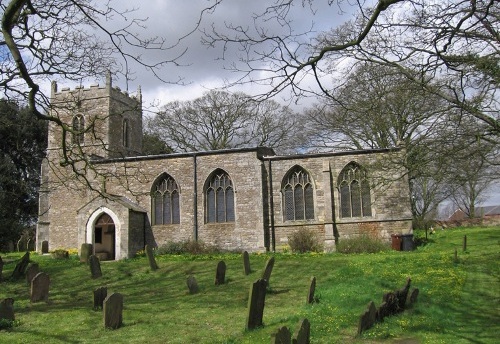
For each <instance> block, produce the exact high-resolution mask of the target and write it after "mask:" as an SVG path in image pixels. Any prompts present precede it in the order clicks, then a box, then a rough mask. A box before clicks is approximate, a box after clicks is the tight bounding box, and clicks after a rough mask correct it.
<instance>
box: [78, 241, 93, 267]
mask: <svg viewBox="0 0 500 344" xmlns="http://www.w3.org/2000/svg"><path fill="white" fill-rule="evenodd" d="M92 251H93V247H92V244H82V246H81V248H80V263H88V262H89V257H90V256H91V255H92Z"/></svg>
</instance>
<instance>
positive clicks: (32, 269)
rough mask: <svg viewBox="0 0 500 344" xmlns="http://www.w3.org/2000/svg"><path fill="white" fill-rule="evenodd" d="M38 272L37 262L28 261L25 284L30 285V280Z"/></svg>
mask: <svg viewBox="0 0 500 344" xmlns="http://www.w3.org/2000/svg"><path fill="white" fill-rule="evenodd" d="M39 272H40V267H39V266H38V263H30V264H29V265H28V268H27V269H26V284H27V285H31V281H32V280H33V278H35V276H36V275H37V274H38V273H39Z"/></svg>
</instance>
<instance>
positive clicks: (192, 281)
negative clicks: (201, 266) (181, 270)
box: [187, 276, 199, 294]
mask: <svg viewBox="0 0 500 344" xmlns="http://www.w3.org/2000/svg"><path fill="white" fill-rule="evenodd" d="M187 286H188V289H189V294H196V293H197V292H198V290H199V288H198V282H197V281H196V278H194V276H189V277H188V279H187Z"/></svg>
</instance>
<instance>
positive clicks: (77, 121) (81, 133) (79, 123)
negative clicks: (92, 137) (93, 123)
mask: <svg viewBox="0 0 500 344" xmlns="http://www.w3.org/2000/svg"><path fill="white" fill-rule="evenodd" d="M72 130H73V136H72V137H73V140H72V142H73V143H74V144H79V145H82V144H83V143H84V139H85V119H84V118H83V115H76V116H75V117H73V123H72Z"/></svg>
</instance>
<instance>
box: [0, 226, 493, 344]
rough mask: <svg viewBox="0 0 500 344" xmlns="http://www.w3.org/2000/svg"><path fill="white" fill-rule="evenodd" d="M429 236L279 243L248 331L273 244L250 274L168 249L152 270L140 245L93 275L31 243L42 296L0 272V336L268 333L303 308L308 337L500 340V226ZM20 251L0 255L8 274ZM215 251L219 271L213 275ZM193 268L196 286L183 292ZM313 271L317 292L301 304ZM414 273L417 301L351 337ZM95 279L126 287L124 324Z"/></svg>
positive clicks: (240, 338)
mask: <svg viewBox="0 0 500 344" xmlns="http://www.w3.org/2000/svg"><path fill="white" fill-rule="evenodd" d="M465 235H466V236H467V250H466V251H463V249H462V244H463V238H464V236H465ZM429 238H430V243H428V244H427V245H425V246H421V247H418V248H417V249H416V250H415V251H412V252H397V251H388V252H384V253H377V254H356V255H343V254H339V253H331V254H302V255H294V254H289V253H288V254H276V255H275V259H276V263H275V265H274V270H273V273H272V275H271V280H270V288H271V290H270V292H269V293H268V294H267V296H266V304H265V310H264V327H262V328H259V329H257V330H253V331H245V319H246V316H247V302H248V292H249V288H250V285H251V283H252V282H253V281H255V280H256V279H258V278H260V275H261V273H262V270H263V268H264V265H265V262H266V260H267V259H268V258H269V257H270V255H267V254H251V255H250V262H251V268H252V270H253V272H252V273H251V274H250V275H249V276H245V275H244V273H243V263H242V258H241V255H239V254H224V255H211V256H208V255H204V256H187V255H186V256H182V255H179V256H172V255H170V256H167V255H165V256H158V257H157V262H158V265H159V269H158V270H156V271H150V268H149V264H148V261H147V258H146V257H138V258H134V259H129V260H125V261H118V262H103V263H102V264H101V267H102V271H103V277H102V278H100V279H96V280H93V279H91V278H90V270H89V267H88V266H87V265H85V264H81V263H80V262H79V260H78V258H77V257H76V256H71V257H70V258H69V259H60V260H56V259H53V258H52V257H50V256H48V255H46V256H41V255H37V254H35V253H32V254H31V259H32V261H35V262H38V263H39V265H40V269H41V270H42V271H44V272H46V273H48V274H49V276H50V279H51V288H50V297H49V298H50V301H49V303H48V304H46V303H44V302H40V303H35V304H30V302H29V296H30V294H29V287H28V286H27V285H26V281H25V280H19V281H10V280H7V281H3V282H2V283H1V284H0V300H1V299H4V298H6V297H12V298H14V300H15V303H14V308H15V314H16V323H15V326H14V327H13V328H11V329H8V330H2V331H0V343H269V342H270V337H271V334H272V333H273V332H275V331H276V330H277V329H278V328H279V327H281V326H284V325H286V326H288V327H289V328H290V329H291V330H292V332H293V331H294V329H295V327H296V324H297V323H298V321H299V320H300V319H301V318H307V319H309V321H310V322H311V343H380V342H383V343H391V342H393V343H404V342H407V343H499V342H500V227H487V228H463V229H449V230H444V231H437V232H436V233H435V234H433V235H432V236H430V237H429ZM455 249H456V250H457V258H458V259H457V261H455ZM21 255H22V254H2V255H1V256H2V259H3V260H4V262H7V263H6V264H5V266H4V271H3V277H4V280H5V279H8V277H9V276H10V274H11V273H12V270H13V268H14V265H15V260H16V259H19V258H20V257H21ZM220 260H224V261H225V263H226V265H227V273H226V281H227V283H226V284H224V285H221V286H215V285H214V278H215V269H216V265H217V263H218V262H219V261H220ZM189 275H194V276H195V277H196V279H197V281H198V284H199V286H200V292H199V293H198V294H195V295H189V294H188V289H187V285H186V278H187V277H188V276H189ZM312 276H316V278H317V288H316V296H317V298H318V299H319V302H318V303H314V304H312V305H306V296H307V292H308V287H309V283H310V279H311V277H312ZM410 276H411V279H412V286H413V287H417V288H419V290H420V295H419V297H418V301H417V303H416V305H415V306H414V307H413V308H411V309H409V310H407V311H405V312H404V313H401V314H399V315H397V316H393V317H390V318H386V320H385V321H384V322H383V323H380V324H377V325H376V326H375V327H373V328H372V329H370V330H369V331H367V332H365V333H364V334H363V335H362V336H360V337H357V336H356V332H357V327H358V321H359V317H360V315H361V313H362V312H363V311H364V310H365V308H366V306H367V304H368V302H369V301H370V300H373V301H374V302H375V304H376V305H379V304H380V303H381V300H382V295H383V293H385V292H388V291H392V290H395V289H399V288H401V287H402V286H403V285H404V283H405V281H406V279H407V277H410ZM100 286H107V287H108V291H109V292H108V293H112V292H118V293H121V294H123V295H124V311H123V327H121V328H120V329H117V330H109V329H104V328H103V318H102V312H101V311H94V310H92V305H93V304H92V302H93V296H92V291H93V290H94V289H95V288H97V287H100Z"/></svg>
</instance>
